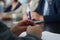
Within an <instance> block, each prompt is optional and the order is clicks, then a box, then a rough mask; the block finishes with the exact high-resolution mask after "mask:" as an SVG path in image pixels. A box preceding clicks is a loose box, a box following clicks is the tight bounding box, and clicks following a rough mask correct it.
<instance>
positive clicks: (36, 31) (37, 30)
mask: <svg viewBox="0 0 60 40" xmlns="http://www.w3.org/2000/svg"><path fill="white" fill-rule="evenodd" d="M27 34H32V35H36V36H37V37H39V38H41V36H42V26H40V25H35V26H29V27H28V28H27Z"/></svg>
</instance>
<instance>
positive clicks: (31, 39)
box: [0, 20, 41, 40]
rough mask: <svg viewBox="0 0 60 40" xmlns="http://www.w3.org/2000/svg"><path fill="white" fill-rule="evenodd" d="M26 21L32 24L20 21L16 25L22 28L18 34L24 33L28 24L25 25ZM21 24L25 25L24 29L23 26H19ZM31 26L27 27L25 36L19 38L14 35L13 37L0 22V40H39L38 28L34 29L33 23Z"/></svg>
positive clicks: (39, 31) (39, 32)
mask: <svg viewBox="0 0 60 40" xmlns="http://www.w3.org/2000/svg"><path fill="white" fill-rule="evenodd" d="M26 21H27V22H29V24H30V23H31V24H32V23H33V22H32V21H29V20H25V21H21V22H20V23H19V24H18V25H20V28H21V27H23V28H21V30H19V31H20V32H23V31H25V30H26V28H27V26H28V25H29V24H27V22H26ZM21 23H25V24H27V25H26V27H25V25H24V24H21ZM32 25H33V27H28V28H27V36H25V37H20V38H19V37H17V36H16V35H14V34H13V33H12V32H11V31H10V30H9V28H8V27H7V26H6V25H5V24H3V23H2V22H0V39H1V40H41V30H40V26H38V27H37V28H36V26H35V27H34V23H33V24H32ZM17 27H18V26H17ZM23 29H25V30H23ZM22 30H23V31H22ZM32 30H33V31H32Z"/></svg>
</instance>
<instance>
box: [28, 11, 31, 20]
mask: <svg viewBox="0 0 60 40" xmlns="http://www.w3.org/2000/svg"><path fill="white" fill-rule="evenodd" d="M28 16H29V18H28V19H29V20H31V13H30V11H29V13H28Z"/></svg>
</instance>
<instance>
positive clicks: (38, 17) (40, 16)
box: [31, 12, 44, 21]
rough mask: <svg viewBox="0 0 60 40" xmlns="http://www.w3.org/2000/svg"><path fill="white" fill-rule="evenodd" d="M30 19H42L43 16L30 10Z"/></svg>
mask: <svg viewBox="0 0 60 40" xmlns="http://www.w3.org/2000/svg"><path fill="white" fill-rule="evenodd" d="M31 16H32V19H35V20H40V21H44V17H43V16H42V15H39V14H38V13H37V12H31Z"/></svg>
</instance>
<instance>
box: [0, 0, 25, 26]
mask: <svg viewBox="0 0 60 40" xmlns="http://www.w3.org/2000/svg"><path fill="white" fill-rule="evenodd" d="M10 1H11V2H9V1H8V2H9V3H11V5H10V6H9V7H7V8H6V9H5V12H4V13H3V14H0V17H1V19H2V20H7V21H4V23H5V24H7V25H10V26H9V27H11V26H13V25H12V24H15V22H16V21H20V20H22V16H23V14H24V13H25V12H26V5H25V4H24V3H23V4H21V3H20V2H19V1H18V0H10ZM10 20H11V21H10ZM14 20H15V21H14Z"/></svg>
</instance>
